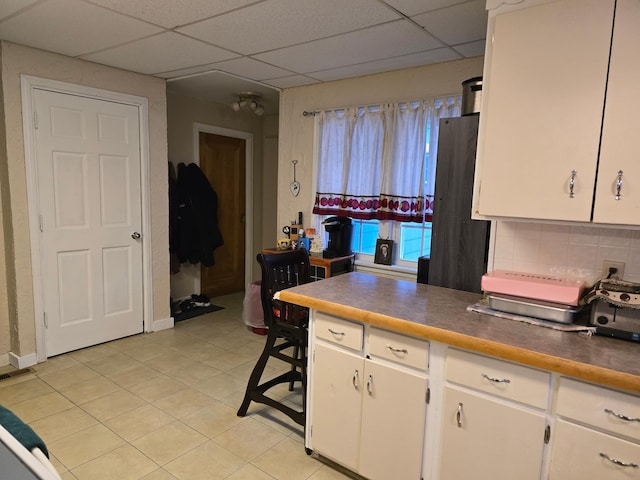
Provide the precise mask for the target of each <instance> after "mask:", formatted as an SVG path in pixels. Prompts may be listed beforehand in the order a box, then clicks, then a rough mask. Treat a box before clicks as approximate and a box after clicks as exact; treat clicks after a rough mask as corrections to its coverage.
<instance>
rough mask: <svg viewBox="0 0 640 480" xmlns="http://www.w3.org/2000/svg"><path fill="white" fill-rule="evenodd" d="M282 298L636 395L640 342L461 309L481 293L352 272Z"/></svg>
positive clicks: (288, 292)
mask: <svg viewBox="0 0 640 480" xmlns="http://www.w3.org/2000/svg"><path fill="white" fill-rule="evenodd" d="M280 298H281V299H282V300H284V301H286V302H290V303H296V304H298V305H303V306H305V307H309V308H313V309H316V310H320V311H323V312H327V313H331V314H334V315H338V316H341V317H344V318H350V319H352V320H357V321H360V322H364V323H369V324H371V325H376V326H379V327H382V328H386V329H389V330H394V331H397V332H401V333H406V334H408V335H413V336H416V337H421V338H425V339H430V340H434V341H438V342H442V343H446V344H449V345H452V346H457V347H461V348H465V349H468V350H472V351H476V352H479V353H485V354H488V355H492V356H494V357H499V358H504V359H506V360H512V361H514V362H519V363H523V364H525V365H530V366H532V367H537V368H542V369H545V370H550V371H552V372H557V373H561V374H566V375H569V376H572V377H576V378H580V379H583V380H587V381H591V382H595V383H599V384H602V385H606V386H611V387H615V388H621V389H624V390H630V391H633V392H640V345H639V344H637V343H633V342H627V341H624V340H617V339H613V338H607V337H601V336H596V335H594V336H588V335H586V334H584V333H576V332H561V331H558V330H553V329H550V328H544V327H539V326H535V325H530V324H526V323H522V322H517V321H514V320H506V319H502V318H497V317H493V316H489V315H483V314H480V313H475V312H469V311H467V310H466V308H467V306H468V305H472V304H474V303H476V302H477V301H478V300H480V299H481V295H478V294H474V293H469V292H462V291H458V290H451V289H447V288H441V287H435V286H433V285H424V284H420V283H413V282H408V281H403V280H393V279H390V278H384V277H379V276H376V275H370V274H366V273H358V272H352V273H348V274H345V275H339V276H337V277H333V278H328V279H326V280H322V281H320V282H314V283H308V284H306V285H300V286H298V287H295V288H291V289H288V290H283V291H282V292H281V296H280Z"/></svg>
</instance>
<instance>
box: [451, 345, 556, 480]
mask: <svg viewBox="0 0 640 480" xmlns="http://www.w3.org/2000/svg"><path fill="white" fill-rule="evenodd" d="M445 377H446V380H447V385H446V386H445V393H444V397H443V398H444V400H443V403H444V406H443V423H442V437H441V445H440V451H441V455H440V476H439V478H440V480H458V479H463V478H478V479H485V478H487V479H488V478H490V479H492V480H513V479H518V480H540V478H541V473H542V466H543V454H544V445H545V443H544V439H545V429H546V425H547V422H546V412H545V409H546V404H547V402H548V401H547V396H548V391H549V379H550V375H549V374H548V373H546V372H541V371H539V370H534V369H530V368H528V367H524V366H520V365H515V364H512V363H509V362H503V361H501V360H497V359H492V358H488V357H484V356H481V355H476V354H473V353H469V352H462V351H459V350H454V349H449V353H448V358H447V363H446V374H445ZM485 392H489V393H490V394H489V395H488V394H487V393H485ZM513 399H518V400H520V401H523V402H524V403H525V405H523V404H521V403H516V402H513V401H512V400H513ZM530 405H531V406H535V407H538V408H531V406H530Z"/></svg>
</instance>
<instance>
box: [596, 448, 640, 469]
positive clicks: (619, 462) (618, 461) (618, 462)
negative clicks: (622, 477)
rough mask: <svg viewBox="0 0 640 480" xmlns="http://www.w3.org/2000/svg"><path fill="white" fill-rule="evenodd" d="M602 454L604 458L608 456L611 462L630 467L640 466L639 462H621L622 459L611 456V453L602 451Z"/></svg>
mask: <svg viewBox="0 0 640 480" xmlns="http://www.w3.org/2000/svg"><path fill="white" fill-rule="evenodd" d="M600 456H601V457H602V458H606V459H607V460H609V461H610V462H611V463H614V464H616V465H618V466H619V467H629V468H638V464H637V463H625V462H621V461H620V460H617V459H615V458H611V457H610V456H609V455H607V454H606V453H603V452H600Z"/></svg>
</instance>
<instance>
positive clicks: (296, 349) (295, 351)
mask: <svg viewBox="0 0 640 480" xmlns="http://www.w3.org/2000/svg"><path fill="white" fill-rule="evenodd" d="M299 354H300V346H299V345H296V346H295V347H293V358H300V359H302V360H303V361H304V357H299V356H298V355H299ZM295 372H296V366H295V365H291V375H292V378H293V374H294V373H295ZM294 383H295V380H291V382H289V391H290V392H293V384H294Z"/></svg>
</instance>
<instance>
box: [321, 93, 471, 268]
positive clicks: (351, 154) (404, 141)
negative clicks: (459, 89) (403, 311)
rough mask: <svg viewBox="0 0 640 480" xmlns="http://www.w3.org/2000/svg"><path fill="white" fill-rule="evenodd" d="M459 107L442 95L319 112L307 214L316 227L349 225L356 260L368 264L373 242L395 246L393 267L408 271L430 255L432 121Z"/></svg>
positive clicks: (434, 126)
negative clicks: (348, 221)
mask: <svg viewBox="0 0 640 480" xmlns="http://www.w3.org/2000/svg"><path fill="white" fill-rule="evenodd" d="M460 102H461V96H449V97H441V98H435V99H432V100H430V101H423V102H411V103H410V104H399V105H394V106H390V105H385V106H373V107H360V108H357V109H344V110H339V111H334V112H321V114H320V118H319V119H318V120H319V123H320V125H319V127H320V128H319V132H320V138H319V142H318V144H319V150H320V151H319V155H318V157H319V163H318V188H317V194H316V205H315V206H314V210H313V211H314V213H316V214H318V215H320V217H319V222H321V221H322V220H323V219H324V218H326V217H327V216H330V215H341V216H349V217H351V218H352V222H353V226H354V227H353V240H352V248H353V251H354V252H356V253H357V254H358V258H359V259H360V260H363V259H364V260H365V261H373V256H374V254H375V245H376V240H377V239H378V238H387V239H392V240H394V242H395V244H396V248H394V257H395V259H394V262H393V263H394V264H397V265H403V266H415V263H416V262H417V260H418V257H420V256H423V255H427V256H428V255H429V253H430V248H431V212H432V210H431V204H432V202H433V192H434V184H435V158H436V154H437V152H436V150H437V135H438V130H439V120H440V118H448V117H455V116H459V115H460ZM390 132H392V133H390ZM389 137H393V138H392V140H391V141H389V140H388V139H389ZM385 142H387V143H385ZM335 172H341V174H340V175H336V174H335ZM389 206H391V207H390V208H389ZM319 222H318V223H319Z"/></svg>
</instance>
